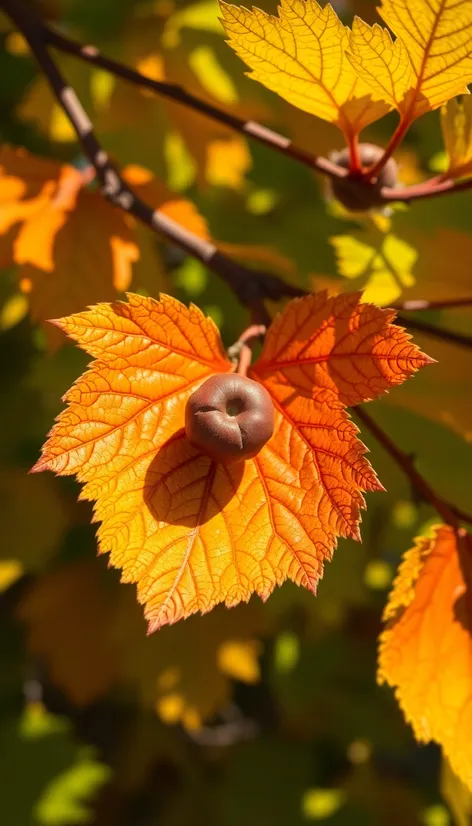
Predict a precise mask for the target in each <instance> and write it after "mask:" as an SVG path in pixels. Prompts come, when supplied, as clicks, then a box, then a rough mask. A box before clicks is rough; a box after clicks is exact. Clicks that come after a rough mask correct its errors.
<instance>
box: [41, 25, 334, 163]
mask: <svg viewBox="0 0 472 826" xmlns="http://www.w3.org/2000/svg"><path fill="white" fill-rule="evenodd" d="M41 25H42V32H43V37H44V41H45V42H46V43H48V44H49V45H51V46H54V47H55V48H57V49H60V51H62V52H67V54H71V55H74V56H75V57H78V58H80V59H81V60H85V61H86V62H87V63H91V64H93V65H94V66H98V67H100V68H101V69H105V71H107V72H110V73H111V74H113V75H115V77H120V78H122V79H123V80H126V81H127V82H128V83H132V84H134V85H135V86H140V87H141V88H143V89H150V90H151V91H152V92H155V94H157V95H160V96H161V97H165V98H167V99H168V100H171V101H173V102H174V103H180V104H181V105H182V106H186V107H188V108H190V109H192V110H193V111H194V112H199V113H200V114H202V115H205V116H206V117H208V118H211V119H212V120H214V121H216V122H217V123H221V124H223V125H224V126H228V127H229V128H230V129H233V130H234V131H235V132H240V133H241V134H242V135H245V136H246V137H249V138H254V139H255V140H257V141H259V143H262V144H264V145H265V146H268V147H270V148H271V149H274V150H275V151H276V152H280V153H281V154H282V155H287V156H288V157H289V158H294V159H295V160H297V161H299V162H300V163H303V164H305V165H306V166H309V167H311V168H312V169H316V170H317V171H318V172H321V173H322V174H323V175H327V176H329V177H332V178H343V177H345V176H346V175H347V174H348V173H347V170H345V169H342V168H341V167H340V166H338V165H337V164H335V163H333V162H332V161H330V160H328V159H327V158H324V157H322V156H319V157H318V156H317V155H313V154H312V153H311V152H305V150H303V149H301V148H300V147H298V146H295V145H294V144H293V143H292V141H291V140H290V138H287V137H285V136H284V135H279V133H278V132H274V131H273V130H272V129H268V128H267V126H263V125H262V124H260V123H257V122H256V121H253V120H243V119H242V118H238V117H237V116H236V115H231V114H229V113H228V112H225V111H224V110H222V109H218V108H217V107H216V106H213V105H212V104H211V103H207V102H206V101H205V100H202V99H201V98H198V97H197V96H196V95H191V94H190V93H189V92H187V91H186V90H185V89H183V88H182V86H178V85H177V84H174V83H163V82H161V81H158V80H153V79H152V78H150V77H146V75H142V74H141V73H140V72H137V71H135V70H134V69H131V68H130V67H129V66H125V65H124V64H122V63H119V62H118V61H116V60H112V59H111V58H109V57H106V56H105V55H102V54H101V52H100V51H99V50H98V49H97V48H96V46H90V45H83V44H82V43H79V42H78V41H76V40H73V39H72V38H70V37H66V35H64V34H62V33H60V32H57V31H55V30H54V29H51V28H50V27H49V26H46V25H44V24H41Z"/></svg>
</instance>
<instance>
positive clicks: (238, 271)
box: [0, 0, 303, 306]
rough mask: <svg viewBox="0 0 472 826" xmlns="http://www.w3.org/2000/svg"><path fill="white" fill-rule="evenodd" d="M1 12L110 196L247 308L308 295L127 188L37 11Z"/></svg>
mask: <svg viewBox="0 0 472 826" xmlns="http://www.w3.org/2000/svg"><path fill="white" fill-rule="evenodd" d="M0 7H2V8H3V9H4V10H5V12H6V13H7V15H8V16H9V17H10V19H11V20H12V21H13V22H14V23H15V25H16V26H17V27H18V29H19V30H20V31H21V33H22V34H23V36H24V38H25V40H26V41H27V43H28V45H29V46H30V49H31V51H32V53H33V54H34V56H35V57H36V60H37V61H38V63H39V65H40V67H41V68H42V70H43V72H44V74H45V75H46V77H47V79H48V81H49V84H50V86H51V89H52V91H53V92H54V94H55V96H56V98H57V100H58V102H59V104H60V105H61V107H62V109H63V110H64V112H65V114H66V115H67V117H68V119H69V121H70V123H71V124H72V126H73V127H74V129H75V132H76V134H77V137H78V139H79V141H80V143H81V145H82V148H83V150H84V152H85V154H86V156H87V158H88V159H89V161H90V163H91V164H92V166H93V167H94V169H95V172H96V175H97V178H98V180H99V181H100V182H101V184H102V186H103V192H104V194H105V195H106V197H107V198H108V199H109V200H110V201H111V203H113V204H115V205H116V206H118V207H121V209H124V210H125V211H126V212H129V213H130V214H131V215H133V216H134V217H135V218H137V219H139V220H140V221H142V222H143V223H144V224H146V225H147V226H148V227H150V228H151V229H152V230H154V231H155V232H158V233H159V234H160V235H162V236H164V238H166V239H167V241H169V242H171V243H172V244H175V245H176V246H178V247H180V248H181V249H183V250H185V252H187V253H188V254H189V255H191V256H193V257H194V258H197V259H198V260H199V261H201V262H202V263H203V264H205V265H206V266H207V267H208V268H209V269H211V270H212V271H213V272H215V273H216V274H217V275H219V276H220V278H221V279H222V280H223V281H225V282H226V284H228V286H229V287H230V288H231V289H232V290H233V292H234V293H235V294H236V296H237V297H238V299H239V300H240V301H241V303H242V304H244V305H247V306H252V304H253V303H257V302H259V301H260V299H261V298H272V299H274V300H278V299H280V298H281V297H283V296H291V297H294V296H298V295H302V294H303V291H302V290H299V289H298V288H296V287H293V286H291V285H289V284H286V283H285V282H284V281H283V280H282V279H280V278H278V277H277V276H275V275H272V274H270V273H264V272H260V271H254V270H251V269H249V268H248V267H244V266H243V265H242V264H239V263H237V262H235V261H233V260H232V259H230V258H228V257H227V256H226V255H224V254H223V253H221V252H220V251H219V250H218V249H217V247H216V246H215V244H214V243H212V242H211V241H207V240H205V239H202V238H199V237H198V236H197V235H195V234H194V233H192V232H190V231H189V230H187V229H185V228H184V227H182V226H181V225H180V224H178V223H177V222H176V221H174V220H173V219H172V218H169V217H168V216H167V215H165V213H163V212H160V210H158V209H153V207H151V206H150V205H149V204H147V203H146V202H145V201H143V200H141V198H139V197H138V196H137V195H136V194H135V193H134V192H133V190H132V189H131V188H130V187H129V186H127V184H126V183H125V182H124V181H123V179H122V177H121V176H120V174H119V172H118V170H117V169H116V168H115V167H114V165H113V164H112V163H111V161H110V159H109V157H108V155H107V153H106V152H105V150H104V149H103V148H102V146H101V144H100V143H99V141H98V140H97V138H96V137H95V133H94V131H93V126H92V123H91V121H90V119H89V117H88V115H87V113H86V112H85V110H84V108H83V106H82V104H81V103H80V101H79V99H78V97H77V95H76V93H75V91H74V89H72V88H71V87H70V86H68V84H67V82H66V80H65V79H64V77H63V76H62V74H61V72H60V71H59V69H58V67H57V65H56V63H55V62H54V60H53V59H52V58H51V56H50V54H49V52H48V50H47V47H46V46H45V43H44V40H43V26H42V23H41V21H40V19H39V18H38V17H36V15H35V13H34V11H33V9H32V8H30V7H27V6H25V5H23V2H22V0H1V3H0Z"/></svg>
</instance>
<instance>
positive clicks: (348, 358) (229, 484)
mask: <svg viewBox="0 0 472 826" xmlns="http://www.w3.org/2000/svg"><path fill="white" fill-rule="evenodd" d="M359 299H360V296H359V295H357V294H353V295H350V296H341V297H339V298H337V299H327V297H326V295H325V294H323V293H321V294H319V295H317V296H311V297H307V298H305V299H300V300H297V301H294V302H291V303H290V304H289V305H288V307H287V308H286V310H285V311H284V313H282V314H281V315H280V316H279V317H278V319H277V320H276V321H275V322H274V324H273V325H272V327H271V329H270V331H269V333H268V336H267V340H266V344H265V346H264V350H263V352H262V355H261V358H260V360H259V361H258V362H257V363H256V365H255V366H254V368H253V370H252V372H251V375H252V377H253V378H254V379H256V380H257V381H260V382H261V383H262V384H263V385H264V386H265V387H266V388H267V389H268V391H269V392H270V394H271V396H272V399H273V402H274V405H275V406H276V410H277V414H276V428H275V433H274V436H273V438H272V439H271V440H270V441H269V442H268V444H267V445H266V446H265V447H264V448H263V449H262V450H261V452H260V453H259V454H258V455H257V456H256V457H255V458H254V459H251V460H248V461H246V462H244V463H240V464H237V463H236V465H232V466H231V465H229V466H225V465H221V464H218V463H216V462H213V461H212V460H211V459H210V458H209V457H207V456H206V455H204V454H202V453H200V452H199V451H198V450H197V449H196V448H194V447H192V445H191V444H190V443H189V441H188V440H187V437H186V435H185V430H184V418H185V405H186V402H187V399H188V397H189V395H190V394H191V392H192V391H194V390H195V389H196V388H197V387H198V386H199V385H200V384H201V383H202V382H203V380H204V379H205V378H207V377H209V376H211V375H213V374H215V373H225V372H229V371H231V369H232V366H231V364H230V362H229V361H228V360H227V359H226V357H225V355H224V352H223V348H222V344H221V341H220V338H219V334H218V331H217V329H216V327H215V325H214V324H213V323H212V321H211V320H210V319H207V318H205V317H204V316H203V315H202V313H201V312H200V311H199V310H198V309H197V308H196V307H194V306H191V307H190V308H189V309H187V308H185V307H183V306H182V305H181V304H180V303H179V302H177V301H175V300H174V299H172V298H170V297H168V296H162V297H161V300H160V301H155V300H153V299H150V298H142V297H140V296H136V295H129V303H128V304H123V303H115V304H112V305H107V304H100V305H98V306H97V307H95V308H92V309H91V310H90V311H87V312H84V313H79V314H78V315H75V316H71V317H70V318H66V319H62V320H60V321H59V322H56V323H57V324H58V325H59V326H60V327H61V328H62V329H63V330H64V331H65V332H66V333H67V334H68V335H70V336H71V337H72V338H74V339H75V340H76V341H78V342H79V344H80V346H81V347H82V348H83V349H85V350H86V351H87V352H89V353H90V354H91V355H92V356H94V357H95V358H96V359H97V360H96V361H95V362H93V363H92V365H91V367H90V369H89V370H88V372H87V373H85V374H84V376H82V377H81V378H80V379H78V381H77V382H76V383H75V385H74V386H73V387H72V388H71V390H69V392H68V393H67V394H66V397H65V399H66V401H67V402H68V405H69V406H68V408H67V409H66V410H65V411H64V412H63V413H62V414H61V415H60V416H59V418H58V421H57V423H56V425H55V426H54V428H53V430H52V431H51V434H50V436H49V439H48V441H47V443H46V445H45V447H44V450H43V455H42V458H41V459H40V460H39V461H38V463H37V464H36V466H35V470H36V471H39V470H45V469H50V470H53V471H55V472H56V473H61V474H66V475H67V474H73V473H75V474H76V475H77V478H78V479H79V481H81V482H83V483H85V486H84V489H83V491H82V498H85V499H91V500H95V519H96V520H97V521H100V522H101V523H102V524H101V527H100V528H99V531H98V538H99V544H100V551H101V552H102V553H104V552H109V553H110V562H111V564H112V565H114V566H116V567H119V568H121V569H122V578H123V580H124V581H125V582H136V583H137V585H138V599H139V601H140V602H141V603H144V604H145V616H146V618H147V619H148V621H149V630H150V631H153V630H155V629H156V628H158V627H159V626H160V625H163V624H165V623H172V622H175V621H176V620H178V619H180V618H181V617H186V616H188V615H189V614H192V613H194V612H196V611H202V612H206V611H209V610H210V609H211V608H213V607H214V606H215V605H216V604H217V603H219V602H225V603H226V605H228V606H233V605H236V604H237V603H238V602H240V601H242V600H243V601H247V600H248V599H249V597H250V595H251V594H252V593H253V592H256V593H258V594H259V595H260V596H261V597H262V598H264V599H266V598H267V597H268V596H269V594H270V593H271V592H272V590H273V589H274V587H275V585H276V584H281V583H282V582H283V581H284V580H285V579H287V578H290V579H292V580H294V581H295V582H296V583H298V584H301V585H304V586H305V587H307V588H309V589H311V590H313V591H314V590H315V589H316V585H317V582H318V580H319V578H320V577H321V575H322V570H323V562H324V561H325V560H326V559H330V558H331V555H332V551H333V548H334V546H335V544H336V537H337V536H351V537H354V538H358V537H359V527H358V523H359V511H360V508H362V507H363V506H364V499H363V496H362V492H363V491H366V490H378V489H380V488H381V485H380V484H379V482H378V480H377V477H376V475H375V473H374V471H373V470H372V468H371V467H370V465H369V463H368V462H367V460H366V459H365V458H364V456H363V454H364V452H365V447H364V446H363V444H362V443H361V442H359V441H358V439H357V436H356V433H357V431H356V428H355V426H354V425H353V423H352V422H351V421H350V419H349V417H348V415H347V413H346V411H345V405H346V404H357V403H359V402H360V401H363V400H364V401H365V400H367V399H372V398H374V397H376V396H378V395H379V394H381V393H384V392H385V391H387V390H388V388H389V387H391V386H393V385H395V384H400V383H401V382H402V381H404V380H405V379H406V378H407V377H408V376H409V375H411V374H412V373H414V372H415V371H416V370H417V369H418V368H419V367H422V366H424V365H425V364H427V363H428V361H429V359H428V357H427V356H424V355H423V354H422V353H420V352H419V350H418V349H417V348H416V346H415V345H414V344H412V343H411V342H410V340H409V336H408V335H407V334H406V333H405V331H404V330H402V329H401V328H400V327H396V326H395V325H393V324H392V323H391V322H392V320H393V317H394V313H393V312H392V311H388V310H380V309H378V308H376V307H373V306H370V305H367V304H360V303H359Z"/></svg>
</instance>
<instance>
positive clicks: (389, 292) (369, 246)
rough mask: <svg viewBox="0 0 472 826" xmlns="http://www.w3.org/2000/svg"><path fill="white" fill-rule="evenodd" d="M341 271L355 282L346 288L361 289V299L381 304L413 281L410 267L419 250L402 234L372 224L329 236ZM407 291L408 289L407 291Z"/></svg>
mask: <svg viewBox="0 0 472 826" xmlns="http://www.w3.org/2000/svg"><path fill="white" fill-rule="evenodd" d="M329 240H330V242H331V244H332V246H333V248H334V251H335V255H336V264H337V269H338V272H339V274H340V275H342V276H344V278H347V279H349V280H350V281H351V282H352V281H354V284H352V283H350V284H348V285H346V289H352V288H353V286H354V288H356V287H357V288H359V289H363V290H364V293H363V299H364V301H373V302H375V303H376V304H380V305H382V306H385V305H388V304H391V303H392V302H393V301H396V300H397V299H398V298H399V297H400V296H401V295H402V294H403V292H404V291H405V292H406V291H408V288H410V287H412V286H413V285H414V283H415V277H414V274H413V268H414V265H415V263H416V260H417V258H418V253H417V252H416V250H415V248H414V247H413V246H411V244H409V243H408V242H407V241H406V240H404V239H403V238H399V237H398V236H397V235H394V233H392V232H382V231H381V230H379V229H377V228H376V227H375V226H372V227H368V228H367V229H366V230H364V231H361V232H352V233H351V234H349V235H347V234H346V235H336V236H333V237H332V238H330V239H329ZM407 294H408V292H407Z"/></svg>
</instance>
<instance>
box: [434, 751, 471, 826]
mask: <svg viewBox="0 0 472 826" xmlns="http://www.w3.org/2000/svg"><path fill="white" fill-rule="evenodd" d="M441 794H442V796H443V798H444V800H445V801H446V803H447V805H448V806H449V808H450V810H451V812H452V815H453V818H454V822H455V824H456V826H470V824H471V822H472V792H471V791H469V789H468V788H467V786H465V785H464V783H462V781H461V780H459V778H458V776H457V774H456V773H455V772H453V770H452V769H451V764H450V763H449V760H446V758H443V761H442V765H441Z"/></svg>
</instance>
